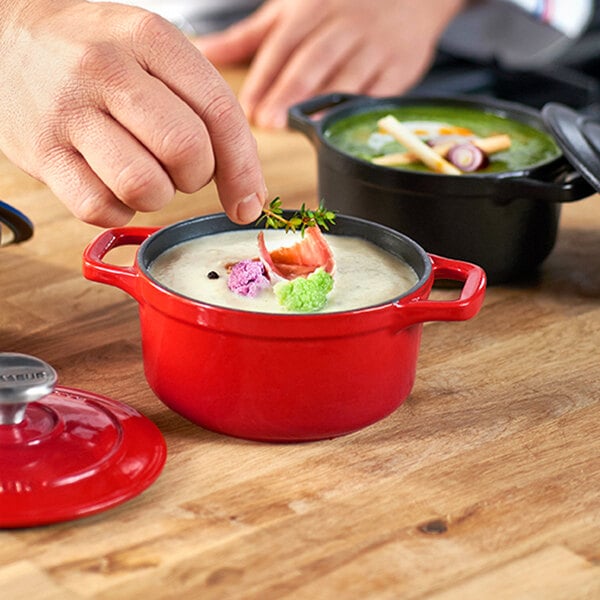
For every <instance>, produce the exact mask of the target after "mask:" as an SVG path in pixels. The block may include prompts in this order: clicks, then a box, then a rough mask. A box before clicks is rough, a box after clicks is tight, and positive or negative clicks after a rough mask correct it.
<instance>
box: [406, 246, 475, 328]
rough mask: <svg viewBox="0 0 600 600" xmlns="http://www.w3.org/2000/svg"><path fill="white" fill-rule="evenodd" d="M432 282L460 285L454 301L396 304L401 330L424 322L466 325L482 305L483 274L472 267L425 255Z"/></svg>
mask: <svg viewBox="0 0 600 600" xmlns="http://www.w3.org/2000/svg"><path fill="white" fill-rule="evenodd" d="M429 258H430V259H431V265H432V269H433V278H434V281H435V280H450V281H459V282H462V283H463V286H462V289H461V291H460V295H459V297H458V298H457V299H455V300H419V299H415V300H414V301H412V302H408V303H407V304H398V305H397V308H398V309H399V310H400V315H401V318H402V326H403V327H404V326H407V325H412V324H415V323H425V322H427V321H466V320H467V319H471V318H473V317H474V316H475V315H476V314H477V313H478V312H479V309H480V308H481V305H482V304H483V298H484V296H485V288H486V283H487V280H486V275H485V271H484V270H483V269H482V268H481V267H479V266H477V265H474V264H472V263H468V262H463V261H460V260H453V259H450V258H443V257H442V256H437V255H435V254H429Z"/></svg>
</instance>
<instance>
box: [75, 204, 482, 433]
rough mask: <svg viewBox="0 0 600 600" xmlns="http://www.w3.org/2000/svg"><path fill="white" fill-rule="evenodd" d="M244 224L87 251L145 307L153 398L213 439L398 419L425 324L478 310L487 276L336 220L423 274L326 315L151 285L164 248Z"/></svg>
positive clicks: (116, 232)
mask: <svg viewBox="0 0 600 600" xmlns="http://www.w3.org/2000/svg"><path fill="white" fill-rule="evenodd" d="M254 227H256V226H255V225H250V226H246V227H240V226H239V225H235V224H234V223H232V222H231V221H229V219H228V218H227V217H226V216H225V215H223V214H216V215H209V216H205V217H199V218H195V219H191V220H188V221H182V222H180V223H176V224H174V225H170V226H168V227H165V228H162V229H156V228H145V227H123V228H115V229H109V230H106V231H104V232H102V233H101V234H100V235H99V236H98V237H97V238H96V239H95V240H93V241H92V242H91V243H90V245H89V246H88V247H87V248H86V250H85V253H84V275H85V277H87V278H88V279H90V280H93V281H97V282H100V283H107V284H109V285H113V286H115V287H118V288H120V289H122V290H124V291H125V292H127V293H128V294H130V295H131V296H132V297H133V298H135V300H137V302H138V304H139V313H140V325H141V334H142V349H143V358H144V368H145V373H146V378H147V380H148V382H149V384H150V386H151V388H152V389H153V391H154V392H155V393H156V395H157V396H158V397H159V398H160V399H161V400H162V401H163V402H164V403H165V404H166V405H167V406H168V407H170V408H171V409H173V410H174V411H176V412H177V413H179V414H181V415H183V416H184V417H186V418H187V419H189V420H190V421H192V422H194V423H196V424H198V425H200V426H202V427H204V428H207V429H210V430H213V431H217V432H221V433H224V434H228V435H232V436H236V437H241V438H246V439H253V440H262V441H303V440H317V439H324V438H331V437H335V436H338V435H342V434H346V433H350V432H352V431H356V430H358V429H361V428H363V427H365V426H367V425H369V424H371V423H374V422H375V421H378V420H380V419H382V418H383V417H385V416H387V415H389V414H390V413H391V412H393V411H394V410H395V409H396V408H397V407H398V406H399V405H400V404H401V403H402V402H403V401H404V400H405V399H406V397H407V396H408V394H409V393H410V391H411V389H412V386H413V383H414V379H415V371H416V363H417V355H418V350H419V344H420V339H421V332H422V324H423V323H424V322H426V321H461V320H466V319H470V318H472V317H473V316H475V315H476V314H477V312H478V311H479V309H480V307H481V304H482V302H483V297H484V292H485V285H486V278H485V273H484V271H483V270H482V269H481V268H480V267H478V266H476V265H473V264H470V263H465V262H461V261H455V260H450V259H447V258H441V257H439V256H433V255H429V254H427V253H426V252H425V251H424V250H423V249H422V248H421V247H420V246H419V245H418V244H416V243H415V242H414V241H412V240H411V239H410V238H407V237H406V236H404V235H402V234H401V233H398V232H397V231H395V230H392V229H390V228H387V227H385V226H383V225H379V224H375V223H372V222H369V221H365V220H363V219H358V218H355V217H348V216H343V215H338V216H337V218H336V225H335V226H334V227H332V230H331V235H349V236H359V237H362V238H366V239H368V240H370V241H371V242H373V243H375V244H377V245H379V246H380V247H382V248H384V249H385V250H387V251H389V252H391V253H392V254H394V255H396V256H399V257H401V258H403V259H404V260H406V261H407V262H408V264H410V265H411V266H412V268H413V269H414V270H415V272H416V273H417V275H418V282H417V284H416V285H415V286H414V287H413V288H411V289H410V290H409V291H408V292H406V293H403V294H401V295H399V296H398V297H396V298H393V299H390V300H389V301H388V302H386V303H384V304H380V305H377V306H369V307H366V308H361V309H359V310H351V311H344V312H334V313H321V314H268V313H259V312H250V311H241V310H234V309H229V308H223V307H219V306H214V305H210V304H207V303H203V302H199V301H196V300H192V299H190V298H187V297H184V296H182V295H179V294H177V293H175V292H173V291H171V290H169V289H167V288H166V287H164V286H163V285H161V284H160V283H159V282H157V281H156V280H155V279H153V277H152V275H150V273H149V271H148V267H149V265H151V263H152V262H153V260H155V259H156V257H158V256H159V255H160V254H161V253H162V252H164V251H165V250H166V249H167V248H170V247H172V246H174V245H176V244H178V243H181V242H183V241H186V240H189V239H192V238H196V237H199V236H205V235H210V234H212V233H218V232H221V231H230V230H236V229H244V228H254ZM126 244H134V245H140V247H139V248H138V251H137V256H136V259H135V261H134V264H133V265H132V266H126V267H123V266H116V265H112V264H109V263H108V262H106V261H104V257H105V256H106V254H107V253H108V252H109V251H110V250H111V249H113V248H116V247H117V246H122V245H126ZM442 279H443V280H453V281H458V282H462V283H463V285H462V287H461V289H460V294H459V297H458V298H457V299H455V300H451V301H434V300H429V299H428V298H429V295H430V292H431V289H432V286H433V283H434V281H436V280H442Z"/></svg>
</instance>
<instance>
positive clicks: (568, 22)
mask: <svg viewBox="0 0 600 600" xmlns="http://www.w3.org/2000/svg"><path fill="white" fill-rule="evenodd" d="M504 1H505V2H511V3H512V4H515V5H517V6H519V7H520V8H522V9H523V10H525V11H527V12H528V13H530V14H531V15H533V16H534V17H535V18H537V19H539V20H540V21H542V22H543V23H547V24H548V25H550V26H551V27H554V29H556V30H558V31H560V32H561V33H563V34H564V35H566V36H567V37H570V38H576V37H578V36H580V35H581V34H582V33H583V31H584V30H585V29H586V27H587V26H588V25H589V23H590V21H591V19H592V16H593V14H594V0H504Z"/></svg>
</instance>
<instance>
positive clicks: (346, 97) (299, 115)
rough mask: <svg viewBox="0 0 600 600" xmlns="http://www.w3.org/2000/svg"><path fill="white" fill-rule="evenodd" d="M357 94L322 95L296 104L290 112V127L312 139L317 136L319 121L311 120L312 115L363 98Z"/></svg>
mask: <svg viewBox="0 0 600 600" xmlns="http://www.w3.org/2000/svg"><path fill="white" fill-rule="evenodd" d="M363 97H364V96H359V95H357V94H345V93H332V94H322V95H321V96H315V97H314V98H309V99H308V100H305V101H304V102H299V103H298V104H294V105H293V106H291V107H290V108H289V110H288V125H289V126H290V127H291V128H292V129H297V130H298V131H301V132H302V133H304V135H306V137H308V138H311V137H313V136H314V135H316V128H315V126H316V124H317V123H318V121H319V120H318V119H313V118H311V117H312V115H315V114H317V113H320V112H322V111H324V110H326V109H328V108H333V107H335V106H339V105H340V104H344V103H345V102H349V101H350V100H356V99H357V98H363Z"/></svg>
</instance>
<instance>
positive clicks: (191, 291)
mask: <svg viewBox="0 0 600 600" xmlns="http://www.w3.org/2000/svg"><path fill="white" fill-rule="evenodd" d="M257 233H258V232H257V231H256V230H245V231H228V232H224V233H217V234H213V235H208V236H203V237H199V238H196V239H193V240H190V241H186V242H182V243H181V244H178V245H176V246H174V247H173V248H170V249H169V250H166V251H165V252H163V253H162V254H161V255H160V256H158V257H157V258H156V260H155V261H154V262H153V263H152V264H151V265H150V267H149V271H150V273H151V275H152V276H153V277H154V278H155V279H156V281H158V282H159V283H160V284H161V285H163V286H164V287H167V288H169V289H170V290H172V291H174V292H177V293H178V294H181V295H183V296H187V297H189V298H192V299H194V300H200V301H202V302H207V303H209V304H216V305H219V306H225V307H228V308H233V309H237V310H248V311H257V312H269V313H283V312H288V311H287V310H286V309H285V308H283V307H282V306H281V305H280V304H279V301H278V299H277V297H276V295H275V293H274V292H273V288H272V287H267V288H265V289H263V290H261V291H260V292H259V293H258V294H257V295H256V296H255V297H246V296H240V295H237V294H235V293H234V292H232V291H230V290H229V288H228V286H227V277H228V271H229V269H230V268H231V265H232V264H235V263H237V262H239V261H242V260H247V259H252V258H257V257H258V246H257ZM264 234H265V241H266V245H267V248H268V249H269V251H272V250H274V249H276V248H280V247H282V246H292V245H293V244H295V243H297V242H298V241H300V240H301V237H300V234H299V233H295V234H294V233H285V232H284V231H283V230H273V229H268V230H265V231H264ZM325 237H326V239H327V241H328V243H329V246H330V248H331V250H332V252H333V254H334V257H335V263H336V266H335V272H334V285H333V289H332V291H331V292H330V293H329V295H328V299H327V304H326V305H325V307H324V308H323V309H322V310H321V311H320V312H334V311H345V310H351V309H356V308H361V307H365V306H372V305H375V304H381V303H383V302H386V301H388V300H391V299H392V298H395V297H397V296H400V295H402V294H403V293H405V292H406V291H408V290H409V289H410V288H411V287H413V285H414V284H415V283H416V282H417V279H418V278H417V275H416V273H415V272H414V270H413V269H412V268H411V267H410V266H409V265H408V264H406V263H405V262H404V261H403V260H401V259H399V258H397V257H395V256H393V255H392V254H390V253H389V252H386V251H385V250H383V249H381V248H379V247H378V246H376V245H375V244H372V243H371V242H368V241H366V240H363V239H360V238H355V237H347V236H339V235H326V236H325Z"/></svg>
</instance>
